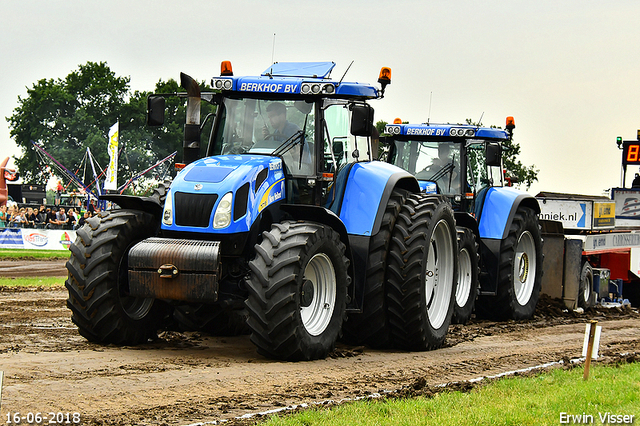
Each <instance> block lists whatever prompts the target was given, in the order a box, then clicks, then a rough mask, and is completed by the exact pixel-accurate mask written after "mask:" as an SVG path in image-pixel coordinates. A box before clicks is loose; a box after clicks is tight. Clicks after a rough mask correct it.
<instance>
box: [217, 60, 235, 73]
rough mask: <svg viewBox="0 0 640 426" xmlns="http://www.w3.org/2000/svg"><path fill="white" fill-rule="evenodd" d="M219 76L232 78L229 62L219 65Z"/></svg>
mask: <svg viewBox="0 0 640 426" xmlns="http://www.w3.org/2000/svg"><path fill="white" fill-rule="evenodd" d="M220 75H221V76H232V75H233V68H232V67H231V61H222V63H221V64H220Z"/></svg>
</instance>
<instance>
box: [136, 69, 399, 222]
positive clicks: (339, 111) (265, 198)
mask: <svg viewBox="0 0 640 426" xmlns="http://www.w3.org/2000/svg"><path fill="white" fill-rule="evenodd" d="M334 67H335V63H333V62H309V63H307V62H293V63H291V62H287V63H275V64H273V65H271V66H270V67H269V68H267V69H266V70H265V71H264V72H263V73H262V74H261V75H259V76H255V77H244V76H243V77H236V76H234V75H233V69H232V66H231V64H230V62H228V61H225V62H223V63H222V66H221V73H220V76H219V77H214V78H212V80H211V87H212V88H213V92H207V93H200V90H199V87H198V85H197V83H195V81H193V79H191V77H189V76H186V75H184V74H182V75H181V85H182V86H183V87H184V88H185V89H186V90H187V92H186V93H179V94H174V95H178V96H182V97H186V98H188V102H187V124H186V125H185V141H184V158H185V163H187V166H186V167H185V169H184V170H183V171H182V172H181V173H179V174H178V176H177V177H176V179H175V180H174V182H173V183H172V185H171V190H172V192H173V193H174V194H175V193H177V192H179V193H181V194H186V193H190V194H192V195H191V196H190V197H191V198H194V200H195V199H197V198H201V196H200V195H201V194H212V193H216V194H217V198H216V199H215V200H213V199H211V200H209V204H211V207H212V208H213V209H214V211H215V209H216V208H217V206H219V204H220V202H221V201H222V198H223V196H224V195H225V193H233V194H234V195H233V197H232V196H229V198H233V199H234V200H233V202H234V203H238V204H239V205H238V206H234V210H235V211H234V216H235V217H234V220H233V221H227V222H226V224H225V226H219V227H216V226H213V227H210V226H209V225H210V223H204V222H202V223H201V224H200V226H196V227H206V228H209V231H210V232H222V233H224V232H227V233H228V232H242V231H248V230H249V227H250V226H251V225H252V224H253V222H254V220H255V219H256V218H257V216H258V215H259V214H260V213H261V212H262V211H263V210H264V209H265V208H266V207H267V206H268V205H271V204H273V203H276V202H284V203H286V204H295V205H300V204H303V205H315V206H323V207H326V208H328V209H330V210H331V211H333V212H334V213H337V212H338V211H339V209H340V206H339V205H338V203H337V202H335V201H336V200H338V199H339V197H338V196H337V195H336V191H335V189H336V187H338V186H339V183H336V181H337V180H338V177H339V176H340V174H341V173H342V172H343V171H345V170H347V169H348V168H349V167H348V166H349V165H350V164H354V163H357V162H362V161H369V160H371V159H372V151H371V136H372V134H373V131H374V125H373V109H372V108H371V107H370V106H369V105H368V104H367V103H366V101H367V100H370V99H377V98H381V97H382V96H383V93H384V87H385V86H386V85H387V84H389V82H390V73H391V71H390V70H389V69H388V68H383V69H382V71H381V73H380V78H379V80H378V81H379V82H380V83H381V86H382V88H377V87H374V86H372V85H369V84H363V83H349V82H344V81H342V80H340V81H333V80H331V79H330V74H331V71H332V70H333V68H334ZM165 96H167V95H162V94H160V95H152V96H150V97H149V101H148V102H149V105H148V111H149V115H148V122H149V124H151V125H161V124H162V123H163V121H164V118H163V113H164V97H165ZM201 100H205V101H208V102H210V103H211V104H213V105H215V106H216V111H215V113H214V114H211V116H208V117H206V118H205V119H204V120H202V121H204V122H206V121H207V120H209V119H213V126H212V131H211V134H210V135H208V144H207V148H206V151H205V152H204V158H199V155H200V143H201V139H204V138H203V137H201V136H203V135H201V134H200V132H201V128H202V127H203V126H204V123H201V120H200V115H199V108H200V102H201ZM212 166H215V167H212ZM225 173H227V174H229V173H232V174H233V176H227V174H225ZM195 182H198V183H199V184H200V186H199V187H198V188H195V187H194V183H195ZM265 182H266V183H265ZM229 183H230V184H231V185H233V187H231V186H229ZM334 183H336V184H335V185H334ZM263 184H265V185H267V184H268V185H267V186H265V187H264V188H263V187H262V185H263ZM245 185H246V187H245ZM174 198H175V196H174ZM209 198H212V197H209ZM194 203H197V202H195V201H194ZM224 204H225V205H228V203H224ZM181 205H182V206H188V205H189V204H188V203H187V204H184V203H183V204H181ZM182 208H186V209H188V210H189V211H190V212H193V209H191V207H182ZM207 208H209V207H207ZM202 213H203V212H201V214H200V216H204V217H208V215H206V213H205V214H202ZM245 213H246V214H247V216H246V217H245ZM165 214H166V215H168V216H170V215H171V213H167V212H166V207H165ZM185 214H187V215H188V212H187V213H185ZM182 216H184V215H182ZM212 220H215V219H212ZM180 222H181V221H180V220H178V221H177V222H176V221H173V222H172V221H170V220H166V221H165V222H163V228H164V229H166V230H170V231H196V229H193V228H194V227H193V226H192V223H194V222H192V221H184V220H183V221H182V224H183V225H182V226H181V224H180ZM234 222H238V223H240V222H241V223H240V227H234V226H233V225H234ZM220 223H221V224H222V223H225V222H220Z"/></svg>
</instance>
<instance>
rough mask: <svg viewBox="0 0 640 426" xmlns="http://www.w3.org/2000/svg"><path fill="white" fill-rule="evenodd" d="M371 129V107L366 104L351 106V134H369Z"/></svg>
mask: <svg viewBox="0 0 640 426" xmlns="http://www.w3.org/2000/svg"><path fill="white" fill-rule="evenodd" d="M372 131H373V108H371V107H370V106H369V105H367V104H362V105H352V106H351V134H352V135H353V136H371V132H372Z"/></svg>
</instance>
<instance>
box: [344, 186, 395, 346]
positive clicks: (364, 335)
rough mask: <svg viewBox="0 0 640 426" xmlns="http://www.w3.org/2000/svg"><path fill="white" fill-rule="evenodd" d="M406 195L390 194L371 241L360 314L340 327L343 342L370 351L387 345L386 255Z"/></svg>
mask: <svg viewBox="0 0 640 426" xmlns="http://www.w3.org/2000/svg"><path fill="white" fill-rule="evenodd" d="M406 196H407V193H406V191H402V190H394V191H393V193H392V194H391V198H390V199H389V202H388V203H387V207H386V209H385V212H384V215H383V216H382V224H381V226H380V231H379V232H378V233H377V234H376V235H374V236H373V237H372V238H371V242H370V243H369V258H368V259H367V278H366V284H365V288H364V300H363V305H362V313H358V314H350V315H349V316H348V317H347V321H346V322H345V324H344V326H343V331H344V341H345V342H347V343H350V344H355V345H362V344H365V345H367V346H370V347H372V348H384V347H386V346H388V345H389V324H388V321H387V304H386V302H385V277H386V270H387V253H388V252H389V243H390V241H391V233H392V231H393V227H394V226H395V224H396V219H397V217H398V214H399V213H400V207H401V206H402V205H403V204H404V200H405V198H406Z"/></svg>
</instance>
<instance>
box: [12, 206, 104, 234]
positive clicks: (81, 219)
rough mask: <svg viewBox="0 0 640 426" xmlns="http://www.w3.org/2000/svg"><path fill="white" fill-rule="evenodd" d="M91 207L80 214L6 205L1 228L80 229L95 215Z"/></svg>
mask: <svg viewBox="0 0 640 426" xmlns="http://www.w3.org/2000/svg"><path fill="white" fill-rule="evenodd" d="M91 207H93V205H91V206H90V209H89V210H85V211H83V212H80V211H79V210H78V211H76V209H74V208H70V209H69V210H66V209H65V208H64V207H56V206H54V207H47V206H45V205H44V204H42V205H40V207H39V208H37V207H21V208H18V207H17V206H16V205H11V206H9V207H7V206H6V205H4V206H0V228H37V229H78V228H80V227H81V226H82V225H84V223H85V221H86V220H87V219H88V218H89V217H91V216H92V214H94V213H95V212H94V211H93V209H92V208H91Z"/></svg>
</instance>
